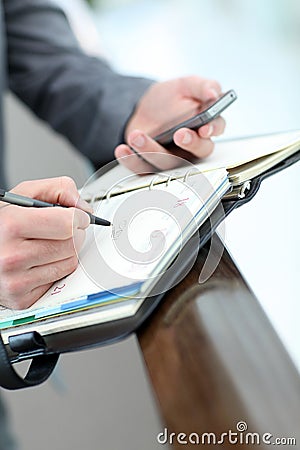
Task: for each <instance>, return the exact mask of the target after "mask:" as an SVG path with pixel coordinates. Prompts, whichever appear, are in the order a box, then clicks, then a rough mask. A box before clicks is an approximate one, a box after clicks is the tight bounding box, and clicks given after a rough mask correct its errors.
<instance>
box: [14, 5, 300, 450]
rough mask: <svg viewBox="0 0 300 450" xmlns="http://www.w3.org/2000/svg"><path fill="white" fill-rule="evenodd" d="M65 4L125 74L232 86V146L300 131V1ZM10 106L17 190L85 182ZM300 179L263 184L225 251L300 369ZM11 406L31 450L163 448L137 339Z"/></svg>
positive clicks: (82, 356) (82, 35)
mask: <svg viewBox="0 0 300 450" xmlns="http://www.w3.org/2000/svg"><path fill="white" fill-rule="evenodd" d="M56 1H57V3H59V4H60V5H61V6H62V7H63V8H64V9H65V11H66V13H67V15H68V17H69V20H70V23H71V25H72V27H73V29H74V31H75V33H76V35H77V37H78V40H79V42H80V44H81V45H82V47H83V48H84V50H85V51H86V52H88V53H90V54H93V55H102V56H105V57H106V58H107V59H108V60H109V61H110V62H111V64H112V65H113V67H114V68H115V69H116V70H118V71H120V72H122V73H124V74H132V75H143V76H147V77H150V78H153V79H157V80H164V79H168V78H173V77H177V76H181V75H187V74H199V75H202V76H204V77H207V78H215V79H217V80H218V81H219V82H220V83H221V85H222V87H223V90H224V91H226V90H228V89H230V88H233V89H235V90H236V92H237V94H238V101H237V102H235V104H234V105H233V106H231V107H230V108H229V109H228V111H226V113H225V114H224V117H225V118H226V121H227V128H226V132H225V137H226V138H230V137H237V136H245V135H246V136H247V135H257V134H263V133H269V132H278V131H286V130H292V129H299V128H300V112H299V104H300V89H299V75H300V57H299V53H300V52H299V51H300V27H299V23H300V3H299V1H298V0H264V1H263V2H262V1H261V0H242V1H241V0H210V1H209V2H208V1H205V0H184V1H182V0H181V1H180V0H159V1H158V0H139V1H138V0H111V1H108V0H94V1H92V0H90V1H89V2H87V1H84V0H56ZM6 106H7V146H8V148H9V151H8V154H9V158H8V160H7V166H8V172H9V181H10V184H11V185H14V184H16V183H17V182H19V181H20V180H22V179H28V178H40V177H45V176H54V175H59V174H68V175H71V176H73V177H74V178H75V179H76V181H77V183H78V185H81V184H83V182H84V181H85V179H86V178H87V176H88V174H89V171H90V166H89V164H88V163H87V161H85V160H84V158H82V157H81V156H80V155H78V154H75V155H74V152H73V151H72V149H71V147H70V145H69V144H68V143H67V142H66V141H65V140H64V139H63V138H61V137H58V136H57V135H55V134H54V133H52V132H51V131H50V130H49V128H48V127H47V126H45V125H44V124H41V123H40V122H38V121H37V120H36V119H35V118H33V117H32V115H31V113H29V112H28V111H27V110H26V109H25V108H24V106H22V105H20V104H19V102H18V101H17V100H16V99H15V98H13V97H12V96H11V95H8V97H7V99H6ZM28 154H29V155H31V157H30V158H28ZM31 158H34V160H35V164H34V165H32V164H30V160H31ZM299 180H300V177H299V164H298V165H295V166H293V167H291V168H289V169H287V170H286V171H284V172H283V173H280V174H278V175H276V176H274V177H272V178H271V179H268V180H267V181H265V182H264V183H263V185H262V187H261V189H260V191H259V192H258V194H257V196H256V197H255V199H254V200H252V201H251V202H250V203H249V204H247V205H245V206H243V208H241V209H239V210H238V211H236V212H234V213H233V214H231V216H230V217H229V218H228V219H227V220H226V245H227V247H228V249H229V251H230V252H231V254H232V255H233V257H234V259H235V261H236V262H237V264H238V266H239V267H240V270H241V272H242V273H243V274H244V277H245V278H246V280H247V282H248V283H249V285H250V287H251V288H252V290H253V291H254V293H255V295H256V296H257V298H258V300H259V301H260V303H261V304H262V306H263V308H264V310H265V311H266V313H267V316H268V317H269V319H270V321H271V323H272V324H273V326H274V327H275V329H276V331H277V333H278V334H279V336H280V338H281V339H282V341H283V343H284V345H285V346H286V348H287V350H288V352H289V354H290V356H291V358H292V359H293V361H294V363H295V365H296V366H297V367H298V368H299V369H300V346H299V342H300V329H299V325H298V324H299V318H300V303H299V299H300V295H299V282H298V279H297V276H299V273H300V263H299V259H300V258H299V254H300V237H299V222H300V220H299V218H300V213H299V198H298V194H299V191H300V189H299V188H300V181H299ZM6 398H7V401H8V403H9V406H10V411H11V415H12V420H13V425H14V429H15V431H16V432H17V434H18V437H19V439H20V441H21V442H22V443H23V447H22V448H24V449H28V448H30V449H31V450H35V449H40V448H41V446H42V447H43V448H44V449H45V450H47V449H48V448H49V449H50V448H51V449H53V448H55V449H59V448H64V449H71V448H72V449H74V450H75V449H81V448H83V446H84V448H87V449H94V448H103V449H104V448H105V450H113V449H114V450H119V449H127V448H128V449H129V448H130V449H131V450H134V449H141V448H143V449H144V450H147V449H149V450H150V449H154V448H158V444H157V443H156V435H157V433H158V432H159V431H161V424H160V423H159V419H158V417H157V412H156V406H155V403H154V401H153V399H152V396H151V390H150V387H149V385H148V381H147V378H146V376H145V372H144V367H143V362H142V359H141V357H140V354H139V350H138V347H137V344H136V341H135V339H134V338H130V339H129V340H127V341H126V342H124V343H122V344H118V345H114V346H110V347H109V348H103V349H97V350H93V351H88V352H83V353H78V354H74V355H67V356H64V357H63V358H62V361H61V364H60V369H59V373H58V374H57V376H56V378H55V379H54V380H53V381H52V382H51V383H48V384H47V385H46V386H42V387H40V388H36V389H33V390H30V391H29V392H21V393H10V394H9V395H6ZM28 409H30V410H31V413H30V418H28V420H27V416H26V414H27V413H26V411H28ZM41 411H42V414H43V415H42V416H41ZM41 417H43V420H41ZM30 422H31V423H32V422H34V423H35V424H36V425H38V427H39V430H40V431H39V432H38V433H35V434H34V435H33V434H32V432H31V431H30V429H31V428H30V427H29V426H28V424H29V423H30ZM116 424H117V426H116ZM53 429H55V430H56V431H55V433H53ZM47 437H48V439H49V441H48V439H47ZM62 442H63V443H64V444H63V445H62Z"/></svg>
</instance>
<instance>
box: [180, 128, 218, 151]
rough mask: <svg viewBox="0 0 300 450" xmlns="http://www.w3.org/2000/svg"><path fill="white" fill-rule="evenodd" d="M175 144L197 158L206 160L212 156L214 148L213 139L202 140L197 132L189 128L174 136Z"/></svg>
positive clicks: (182, 129) (181, 129)
mask: <svg viewBox="0 0 300 450" xmlns="http://www.w3.org/2000/svg"><path fill="white" fill-rule="evenodd" d="M174 142H175V144H176V145H178V146H179V147H181V148H183V149H184V150H186V151H188V152H190V153H192V154H193V155H194V156H196V157H197V158H205V157H207V156H208V155H210V154H211V153H212V151H213V148H214V143H213V142H212V140H211V139H203V138H200V137H199V135H198V133H197V132H196V131H193V130H190V129H189V128H180V130H178V131H176V133H175V134H174Z"/></svg>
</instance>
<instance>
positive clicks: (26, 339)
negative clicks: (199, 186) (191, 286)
mask: <svg viewBox="0 0 300 450" xmlns="http://www.w3.org/2000/svg"><path fill="white" fill-rule="evenodd" d="M299 159H300V151H298V152H297V153H295V154H294V155H292V156H290V157H289V158H287V159H286V160H284V161H282V162H281V163H279V164H277V165H276V166H275V167H273V168H272V169H270V170H268V171H267V172H265V173H263V174H262V175H260V176H258V177H256V178H254V179H252V180H251V182H250V185H249V186H248V189H247V190H246V191H245V194H244V196H243V197H242V198H238V199H223V200H222V202H221V205H220V207H218V208H217V209H216V210H215V211H214V212H213V214H212V215H211V217H210V218H209V220H207V221H206V222H205V223H204V224H203V225H202V226H201V228H200V229H199V230H198V233H199V236H198V244H199V245H197V246H196V247H195V246H194V245H193V240H192V239H191V240H190V241H189V242H188V243H187V244H186V245H185V247H184V248H183V250H182V252H183V255H184V257H183V258H180V262H178V261H177V260H176V261H175V262H174V263H173V264H172V265H171V267H170V269H169V270H168V271H167V272H166V273H167V276H166V277H165V276H164V275H163V276H162V277H161V278H160V279H159V281H158V284H157V285H156V291H158V292H160V287H161V291H164V292H165V291H166V290H168V288H171V287H173V286H174V284H176V280H178V278H179V277H180V275H181V274H182V273H183V271H185V270H186V268H187V267H188V266H189V264H190V262H191V260H192V258H195V257H196V254H197V253H198V252H199V251H201V248H203V247H204V246H209V245H210V239H211V237H212V236H213V234H214V232H215V230H216V228H217V227H218V225H219V224H220V223H221V222H222V220H224V218H225V217H226V216H227V215H228V214H230V212H231V211H233V210H234V209H236V208H238V207H240V206H241V205H243V204H245V203H247V202H249V201H250V200H251V199H252V198H253V197H254V196H255V194H256V193H257V191H258V189H259V187H260V184H261V182H262V181H263V180H264V179H265V178H267V177H269V176H271V175H273V174H275V173H276V172H279V171H281V170H283V169H285V168H287V167H289V166H290V165H292V164H294V163H295V162H297V161H299ZM183 261H185V264H183V263H182V262H183ZM162 298H163V294H159V295H154V296H149V297H148V298H146V299H145V301H144V302H143V304H142V306H141V307H140V308H139V310H138V311H137V313H136V314H135V315H134V316H132V317H129V318H124V319H119V320H115V321H111V322H106V323H101V324H98V325H90V326H87V327H83V328H77V329H73V330H68V331H63V332H59V333H54V334H47V335H46V336H41V335H40V334H38V333H37V332H29V333H24V334H22V335H18V336H12V337H11V338H10V339H9V343H8V344H6V345H4V343H3V341H2V338H0V385H1V386H2V387H5V388H7V389H19V388H24V387H29V386H34V385H37V384H40V383H41V382H43V381H45V380H46V379H47V378H48V377H49V375H50V374H51V372H52V370H53V369H54V367H55V365H56V362H57V360H58V357H59V354H60V353H66V352H72V351H78V350H82V349H85V348H92V347H95V346H99V345H104V344H108V343H112V342H115V341H118V340H121V339H123V338H125V337H126V336H128V335H129V334H130V333H133V332H134V331H136V330H137V329H138V328H139V327H140V326H141V325H142V323H143V322H144V321H145V320H146V319H147V318H148V317H149V316H150V315H151V313H152V311H153V310H154V309H155V308H156V306H157V305H158V303H159V302H160V301H161V300H162ZM77 314H80V313H77ZM25 359H32V362H31V365H30V367H29V370H28V372H27V375H26V376H25V377H24V378H22V377H21V376H19V375H18V374H17V372H16V371H15V370H14V367H13V365H14V363H16V362H19V361H22V360H25Z"/></svg>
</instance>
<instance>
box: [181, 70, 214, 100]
mask: <svg viewBox="0 0 300 450" xmlns="http://www.w3.org/2000/svg"><path fill="white" fill-rule="evenodd" d="M183 83H184V95H185V96H186V97H190V98H191V97H192V98H194V99H196V100H198V101H199V100H200V101H201V102H205V101H207V100H214V99H216V98H218V97H219V96H220V95H221V93H222V89H221V86H220V84H219V83H218V82H217V81H216V80H205V79H203V78H201V77H198V76H190V77H186V78H184V79H183Z"/></svg>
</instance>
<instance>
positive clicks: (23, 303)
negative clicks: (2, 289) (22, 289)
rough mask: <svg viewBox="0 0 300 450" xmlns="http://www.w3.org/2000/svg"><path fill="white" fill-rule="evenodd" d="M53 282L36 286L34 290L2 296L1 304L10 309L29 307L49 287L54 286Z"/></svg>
mask: <svg viewBox="0 0 300 450" xmlns="http://www.w3.org/2000/svg"><path fill="white" fill-rule="evenodd" d="M52 284H53V283H48V284H45V285H43V286H38V287H36V288H34V289H33V290H32V291H29V292H26V293H23V294H20V295H16V296H11V297H8V296H7V295H6V296H5V297H3V298H2V297H1V299H0V301H1V305H3V306H6V307H7V308H10V309H25V308H29V306H31V305H33V304H34V303H35V302H36V301H37V300H38V299H39V298H40V297H41V296H42V295H43V294H44V293H45V292H47V291H48V289H49V288H50V287H51V286H52Z"/></svg>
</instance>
